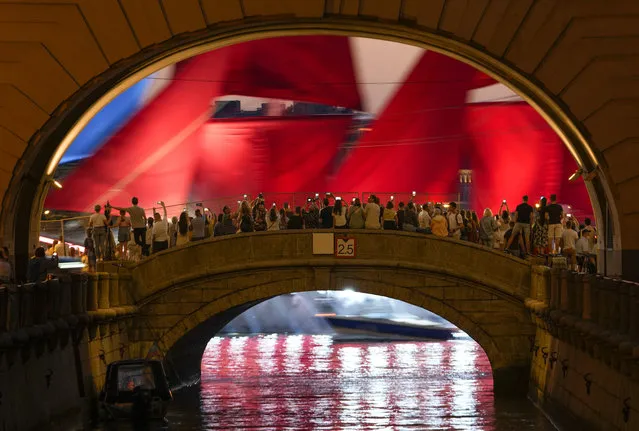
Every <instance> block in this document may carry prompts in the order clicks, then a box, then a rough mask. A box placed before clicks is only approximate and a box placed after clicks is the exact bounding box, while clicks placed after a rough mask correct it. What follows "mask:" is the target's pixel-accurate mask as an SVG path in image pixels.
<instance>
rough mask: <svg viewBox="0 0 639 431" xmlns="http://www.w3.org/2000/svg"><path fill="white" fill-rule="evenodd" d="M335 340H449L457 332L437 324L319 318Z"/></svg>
mask: <svg viewBox="0 0 639 431" xmlns="http://www.w3.org/2000/svg"><path fill="white" fill-rule="evenodd" d="M321 317H322V318H323V319H326V321H327V322H328V323H329V324H330V325H331V327H332V328H333V330H334V331H335V334H336V336H337V337H336V338H343V339H351V338H352V339H359V340H361V339H362V338H366V339H370V340H451V339H453V338H455V334H456V333H458V332H459V331H458V330H457V329H456V328H450V327H445V326H441V325H438V324H432V325H419V324H411V323H405V322H397V321H393V320H388V319H371V318H367V317H359V316H337V315H335V316H321Z"/></svg>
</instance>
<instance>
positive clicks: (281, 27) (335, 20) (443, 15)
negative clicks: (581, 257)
mask: <svg viewBox="0 0 639 431" xmlns="http://www.w3.org/2000/svg"><path fill="white" fill-rule="evenodd" d="M42 3H49V2H42ZM111 3H114V4H111ZM164 3H167V4H166V5H164ZM188 3H189V6H188V7H187V6H184V7H177V6H176V5H175V2H168V1H165V2H160V5H154V6H153V7H151V9H152V10H153V13H150V14H149V15H147V16H145V15H140V14H142V10H140V9H139V8H136V7H134V6H131V5H120V6H119V7H118V6H116V5H115V2H107V3H105V4H104V5H103V4H101V5H100V6H97V5H93V4H88V3H86V2H74V1H68V2H65V3H64V4H62V3H59V2H58V3H54V2H50V4H39V3H38V4H24V5H23V4H8V5H2V7H3V10H5V9H6V14H5V13H3V15H5V16H7V17H8V18H7V19H8V21H9V22H11V21H12V20H14V19H15V23H24V22H29V23H30V25H31V24H33V25H34V26H38V25H39V24H40V23H39V21H38V20H37V19H34V20H28V17H29V16H32V15H33V16H38V15H39V14H42V13H45V12H46V13H48V15H47V16H49V17H50V19H51V20H53V21H54V22H56V23H60V24H64V25H65V29H67V31H65V32H52V31H50V28H49V27H47V28H46V29H45V28H43V29H42V31H36V33H37V34H38V38H39V42H38V46H39V47H42V48H43V49H44V50H46V51H47V52H49V54H51V55H53V54H52V52H51V50H49V49H47V48H46V46H47V44H49V45H53V46H56V48H59V47H66V48H62V51H63V52H64V53H63V54H64V55H61V56H60V58H57V57H54V60H55V61H56V62H57V64H58V65H59V66H60V70H58V69H57V68H54V69H55V71H56V73H57V72H60V73H61V74H62V75H64V76H65V79H66V80H67V81H69V82H67V84H68V85H65V86H62V85H52V82H49V80H55V79H57V78H59V76H60V73H58V74H56V73H49V74H48V75H47V71H50V70H51V64H49V63H51V61H50V60H51V59H49V58H48V55H47V54H46V53H45V54H43V53H42V52H40V50H39V49H27V50H19V51H20V55H19V56H18V54H15V55H16V56H18V57H20V58H19V60H16V61H15V62H13V61H11V62H9V63H11V64H12V66H11V67H15V66H13V63H18V64H20V67H24V68H25V74H24V76H31V75H30V74H27V73H26V71H34V70H35V71H38V72H40V71H42V75H38V79H41V80H42V82H37V81H38V79H29V81H30V82H37V84H33V85H34V88H33V89H32V88H29V90H32V91H25V90H24V89H22V87H24V85H25V84H24V82H23V81H24V79H23V74H21V73H13V72H12V73H11V74H10V76H11V78H10V79H11V82H10V83H9V85H8V86H7V89H6V90H5V89H3V91H7V94H9V95H10V96H11V97H9V98H7V99H6V100H9V102H8V103H9V104H10V105H11V108H10V109H6V112H8V113H10V114H11V116H10V117H8V118H10V119H11V118H14V119H16V120H15V121H11V122H3V123H2V124H1V125H2V126H3V127H2V128H1V129H0V131H1V132H2V133H3V135H2V136H3V137H4V138H6V141H7V142H10V143H11V144H10V145H9V144H7V148H6V150H7V153H8V154H11V155H12V156H11V159H5V160H3V165H2V170H3V171H2V173H3V175H2V176H0V190H2V191H3V192H2V200H3V205H2V213H1V214H0V217H1V220H0V226H1V227H0V236H3V237H4V240H5V241H6V242H8V243H10V244H11V245H12V246H13V247H12V250H13V251H14V254H15V256H16V258H17V259H16V262H17V267H18V272H22V271H24V268H23V265H24V262H26V257H27V256H28V254H29V252H30V250H31V249H32V245H33V244H35V243H36V242H37V232H38V228H37V227H38V223H39V219H40V215H41V212H42V204H43V201H44V197H45V195H46V192H47V189H48V187H49V185H50V181H49V180H50V178H51V177H50V174H51V173H52V170H53V169H55V166H56V164H57V160H59V157H60V156H61V153H62V151H63V148H64V145H65V143H68V142H70V140H71V139H72V138H73V136H74V135H75V134H77V133H78V132H79V130H80V129H81V128H82V127H83V125H84V124H86V123H87V122H88V120H89V119H90V118H91V117H92V116H93V115H94V114H95V113H96V112H97V111H98V110H99V109H100V107H101V106H103V105H104V104H105V103H107V102H108V101H109V100H110V99H112V98H113V97H115V96H116V95H117V94H118V93H119V92H121V91H123V90H124V89H125V88H126V87H127V86H129V85H130V84H131V83H132V82H134V81H135V80H137V79H138V78H139V77H140V76H142V75H145V74H148V73H149V72H151V71H152V70H153V69H157V68H160V67H162V66H163V65H165V64H167V63H170V62H172V61H175V60H177V59H179V58H180V57H185V56H187V55H191V54H195V53H197V52H202V51H205V50H208V49H212V48H215V47H219V46H223V45H225V44H230V43H234V42H238V41H242V40H248V39H254V38H259V37H268V36H278V35H288V34H291V35H294V34H309V33H313V34H318V33H322V34H328V33H330V34H345V35H351V36H362V37H375V38H383V39H387V40H394V41H398V42H402V43H409V44H414V45H419V46H424V47H428V48H429V49H435V50H440V51H442V52H445V53H447V54H448V55H452V56H454V57H456V58H459V59H461V60H462V61H466V62H468V63H470V64H472V65H474V66H476V67H478V68H480V69H481V70H483V71H485V72H487V73H489V74H490V75H492V76H493V77H495V78H497V79H499V80H500V81H502V82H504V83H505V84H507V85H509V86H510V87H512V88H513V89H514V90H515V91H517V92H518V93H519V94H520V95H522V96H523V97H524V98H525V99H527V100H528V101H530V102H531V103H532V104H533V106H535V107H536V108H537V109H538V111H539V112H540V113H541V114H542V115H543V116H544V117H545V118H546V119H547V120H548V121H549V123H550V124H551V125H553V127H554V128H555V130H556V131H557V132H558V133H559V135H560V136H561V137H562V138H563V139H564V141H565V142H566V144H567V145H568V146H569V148H571V150H572V152H573V155H574V156H575V158H576V159H577V160H578V161H579V163H580V164H581V165H582V166H583V168H584V169H585V170H586V171H588V172H593V173H594V174H595V175H594V177H593V178H592V181H590V182H588V187H589V192H590V194H591V198H592V201H593V205H594V209H595V213H596V215H597V221H598V224H599V227H600V228H602V227H604V224H606V225H610V226H612V229H613V230H610V232H614V235H612V237H614V242H613V241H612V239H613V238H612V237H608V238H606V239H605V240H606V243H607V245H608V246H609V247H612V248H614V249H615V250H621V240H622V228H623V232H624V234H623V241H624V243H623V246H624V252H623V255H622V256H621V257H623V260H624V261H626V262H627V263H628V265H627V266H626V267H624V271H625V273H624V275H625V276H627V278H633V277H636V276H637V274H634V271H635V266H634V265H633V264H632V262H633V259H635V257H636V255H637V253H638V251H637V250H639V242H637V239H636V238H638V236H637V235H636V232H637V227H636V226H637V223H636V211H635V210H634V208H635V205H634V203H633V199H632V197H631V196H633V193H632V191H634V190H635V189H636V188H637V187H639V185H638V184H639V182H637V176H636V175H635V173H636V172H635V171H636V167H634V165H632V163H629V162H628V161H629V160H633V156H634V155H636V139H635V136H636V133H635V130H634V129H633V128H632V126H630V125H628V124H626V122H627V123H631V120H630V118H631V117H632V115H631V114H632V112H633V109H635V105H634V101H633V100H631V99H628V98H626V97H620V95H624V94H630V93H632V91H633V90H632V89H630V86H631V85H634V84H631V82H632V80H631V79H626V80H623V79H616V77H617V76H621V75H620V74H622V75H623V76H624V77H626V76H627V77H628V78H630V77H631V76H632V73H634V72H633V71H632V68H631V67H625V66H624V65H625V64H626V63H624V62H625V61H626V60H625V58H624V57H623V55H621V54H619V52H618V51H619V49H620V43H619V42H618V40H620V38H621V36H617V35H616V33H615V32H616V31H621V30H618V29H620V28H625V27H624V25H627V26H632V24H631V23H630V21H629V20H630V18H627V17H631V16H633V15H632V6H630V5H629V4H627V5H626V4H625V3H624V4H623V5H621V4H620V5H616V6H614V7H612V9H611V7H608V5H603V4H601V5H594V4H593V5H590V6H588V7H587V8H586V7H584V8H574V7H572V5H570V4H568V3H567V4H565V5H564V4H563V3H562V4H561V5H556V6H552V7H551V6H548V5H547V4H546V3H544V2H523V3H521V4H520V3H519V2H511V4H509V6H505V3H504V5H501V4H500V5H499V6H490V7H489V6H487V4H483V5H482V6H480V7H475V6H470V4H469V5H465V6H459V5H456V4H455V5H454V6H453V5H452V3H450V2H444V1H436V2H433V4H432V5H431V4H430V3H429V2H419V1H399V0H393V1H390V0H389V1H388V2H385V1H379V0H352V1H350V0H349V1H346V0H344V1H339V2H338V1H335V0H309V1H306V2H281V1H277V0H264V1H244V2H242V1H240V0H228V1H225V2H211V1H202V2H199V4H196V2H192V1H191V2H188ZM426 3H429V4H428V5H427V4H426ZM169 4H171V5H169ZM44 9H46V11H45V10H44ZM507 10H508V11H509V12H506V11H507ZM551 16H552V17H553V19H550V18H548V17H551ZM25 17H26V18H25ZM131 17H134V18H135V19H131ZM136 17H137V18H136ZM547 18H548V19H547ZM25 19H27V21H25ZM622 19H623V20H627V21H628V22H626V21H623V25H618V23H617V21H618V20H622ZM149 20H151V21H149ZM546 23H550V24H546ZM573 23H577V24H578V25H572V24H573ZM50 24H51V22H50V21H47V22H46V23H42V26H50ZM546 26H549V27H552V28H551V29H550V30H548V29H547V28H546ZM14 27H15V28H21V27H20V26H17V25H16V26H14ZM14 27H12V28H14ZM11 32H13V33H16V34H15V35H13V36H12V43H13V41H15V43H23V41H24V42H27V41H28V42H29V44H31V43H34V42H33V40H32V37H30V36H25V35H22V34H20V33H21V32H20V31H19V30H15V31H14V30H11ZM32 33H33V32H30V31H26V32H25V34H32ZM590 33H593V34H600V33H601V34H606V35H607V34H609V33H610V34H612V36H610V37H611V38H614V40H615V42H614V43H612V42H610V43H609V44H603V43H602V44H601V45H596V46H593V45H592V44H595V43H598V41H599V38H583V37H582V35H583V34H590ZM539 35H542V36H543V37H540V36H539ZM602 37H603V36H602ZM606 37H607V36H606ZM623 37H626V38H631V37H632V36H631V35H629V34H625V33H624V34H623ZM69 38H71V39H69ZM604 38H605V37H604ZM40 39H41V40H40ZM80 40H82V41H85V42H86V43H83V44H78V41H80ZM92 40H93V42H95V43H93V42H91V41H92ZM611 40H612V39H611ZM630 40H631V39H628V42H627V43H626V44H627V46H631V45H632V43H631V42H630ZM76 45H78V46H76ZM79 45H82V46H79ZM622 45H624V44H622ZM625 46H626V45H624V49H625ZM67 49H68V50H75V51H73V52H68V51H66V50H67ZM12 52H13V51H12ZM77 52H82V54H83V55H78V54H77ZM623 52H625V51H623ZM607 54H611V55H607ZM612 54H614V55H612ZM12 55H14V54H13V53H12ZM620 55H621V56H620ZM23 57H24V58H23ZM613 57H614V58H613ZM565 58H574V60H575V61H573V62H572V63H571V64H570V65H569V66H570V67H564V66H565V65H564V62H563V61H562V59H565ZM628 61H631V60H628ZM628 65H630V63H628ZM626 69H627V70H626ZM16 70H17V69H16ZM65 74H68V75H71V77H70V79H69V77H68V76H66V75H65ZM599 75H601V76H606V77H609V78H610V81H611V82H610V83H606V85H592V82H593V79H594V78H593V77H597V76H599ZM56 77H57V78H56ZM14 81H15V82H14ZM612 81H614V83H613V82H612ZM65 82H66V81H65ZM594 82H597V80H595V81H594ZM619 82H624V84H623V85H621V86H619V85H618V83H619ZM593 87H595V88H596V91H593V90H594V88H593ZM626 87H627V88H628V89H627V90H626ZM633 88H634V87H633ZM14 108H15V109H14ZM609 124H615V125H616V126H618V127H609ZM9 147H10V148H9ZM2 149H3V150H5V146H4V144H3V146H2ZM9 150H10V151H9ZM5 172H6V174H5ZM10 172H11V174H9V173H10ZM4 190H6V192H4ZM26 220H29V223H25V221H26ZM601 231H602V232H609V230H606V229H601ZM611 257H614V260H613V259H608V260H607V261H606V262H609V263H610V264H612V263H613V262H614V263H615V264H616V265H617V266H616V267H614V269H612V271H615V272H617V273H619V272H620V271H621V257H620V256H619V255H616V254H615V255H614V256H612V255H611ZM602 261H603V260H602Z"/></svg>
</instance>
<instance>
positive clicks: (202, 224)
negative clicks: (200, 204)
mask: <svg viewBox="0 0 639 431" xmlns="http://www.w3.org/2000/svg"><path fill="white" fill-rule="evenodd" d="M204 238H206V219H205V218H204V216H203V215H202V210H200V209H199V208H197V209H196V210H195V217H193V220H191V241H201V240H203V239H204Z"/></svg>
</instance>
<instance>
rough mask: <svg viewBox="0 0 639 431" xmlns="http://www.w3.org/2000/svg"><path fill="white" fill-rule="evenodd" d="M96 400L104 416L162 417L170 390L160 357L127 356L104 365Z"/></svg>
mask: <svg viewBox="0 0 639 431" xmlns="http://www.w3.org/2000/svg"><path fill="white" fill-rule="evenodd" d="M99 401H100V407H101V413H103V415H104V419H106V420H116V419H130V420H134V421H136V420H138V421H152V420H164V417H165V415H166V412H167V410H168V407H169V404H170V403H171V401H173V394H172V393H171V390H170V389H169V385H168V382H167V379H166V374H165V373H164V367H163V366H162V362H161V361H158V360H146V359H131V360H124V361H116V362H112V363H110V364H108V365H107V370H106V377H105V382H104V386H103V387H102V391H101V392H100V396H99Z"/></svg>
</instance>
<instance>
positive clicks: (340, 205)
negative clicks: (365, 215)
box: [333, 198, 347, 229]
mask: <svg viewBox="0 0 639 431" xmlns="http://www.w3.org/2000/svg"><path fill="white" fill-rule="evenodd" d="M346 213H347V209H346V205H345V204H344V201H343V200H342V199H341V198H335V206H334V207H333V226H334V227H335V229H346V227H347V221H346Z"/></svg>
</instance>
